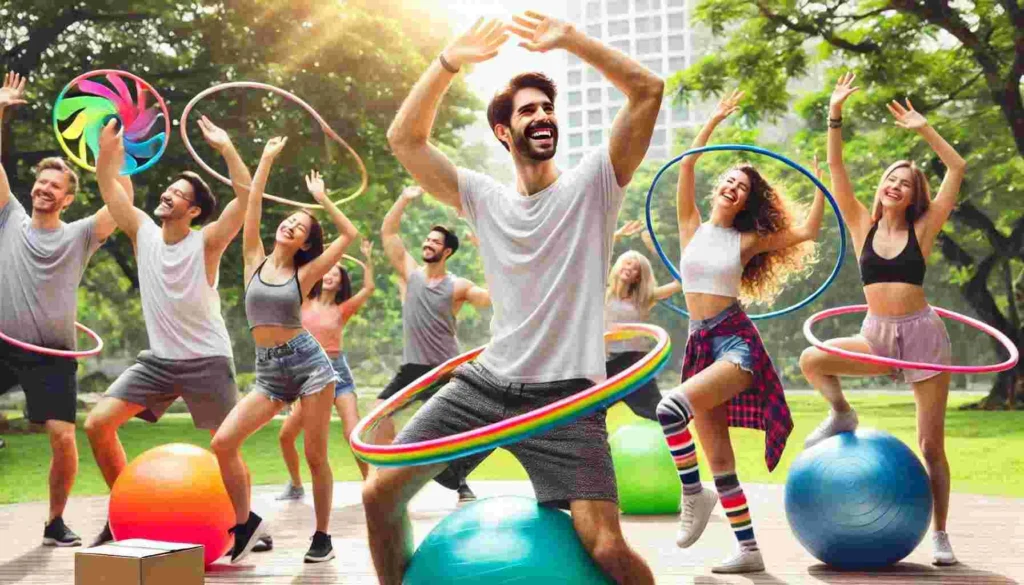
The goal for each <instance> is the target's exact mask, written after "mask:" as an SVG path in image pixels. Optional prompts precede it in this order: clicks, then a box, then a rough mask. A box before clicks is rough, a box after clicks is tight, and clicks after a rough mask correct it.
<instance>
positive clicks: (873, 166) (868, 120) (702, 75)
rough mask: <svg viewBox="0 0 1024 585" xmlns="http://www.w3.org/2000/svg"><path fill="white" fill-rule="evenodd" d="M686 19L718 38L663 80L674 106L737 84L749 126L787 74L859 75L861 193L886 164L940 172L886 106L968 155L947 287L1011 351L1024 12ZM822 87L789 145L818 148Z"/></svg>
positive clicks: (935, 0) (730, 14) (944, 251)
mask: <svg viewBox="0 0 1024 585" xmlns="http://www.w3.org/2000/svg"><path fill="white" fill-rule="evenodd" d="M695 15H696V18H697V19H698V20H699V21H701V22H702V23H704V24H705V25H707V26H708V27H709V29H710V31H711V33H712V34H713V35H715V37H716V44H717V45H718V46H717V49H716V50H713V51H709V52H708V54H707V55H706V56H705V57H703V58H702V59H701V60H700V61H699V62H697V63H696V64H694V65H693V66H692V67H690V68H689V69H687V70H685V71H681V72H678V73H676V74H675V75H674V76H673V77H672V79H671V83H670V85H671V87H672V88H674V89H675V90H676V92H677V97H678V98H679V99H683V100H687V99H693V98H694V97H696V96H700V97H701V98H707V97H708V96H710V95H713V94H717V93H720V92H721V91H722V90H724V89H725V88H726V87H727V86H729V85H739V86H740V87H742V88H743V89H745V90H746V91H747V92H748V94H749V96H750V97H749V99H748V100H747V101H746V105H745V106H744V110H743V113H744V114H745V117H746V123H748V124H753V123H754V122H756V121H758V120H760V119H768V120H774V119H778V118H779V117H780V116H781V115H782V114H784V113H785V112H787V110H788V108H789V107H790V106H789V105H790V103H791V102H792V98H793V95H792V94H791V93H790V89H791V88H792V87H793V85H794V84H795V83H796V81H797V80H800V79H803V78H808V77H827V78H829V79H835V78H836V77H838V75H839V73H840V72H841V71H844V70H848V69H852V70H855V71H856V72H857V73H858V76H859V82H860V85H861V86H862V87H864V88H865V91H862V92H861V93H860V94H859V95H858V96H856V97H857V99H856V100H855V101H853V102H852V103H851V104H850V106H849V107H848V108H847V111H848V112H849V115H848V117H849V120H848V121H847V122H846V123H845V124H844V137H845V138H846V139H847V151H846V152H847V153H848V156H847V157H845V158H846V159H847V162H848V165H849V166H850V167H851V173H850V174H851V176H853V177H856V178H857V180H856V185H855V186H856V187H857V189H856V190H857V193H859V194H860V195H861V196H863V197H868V196H870V195H872V194H873V193H874V187H875V183H876V182H877V180H878V179H877V178H878V177H879V173H880V171H881V170H882V169H884V167H885V162H886V161H892V160H896V159H902V158H916V159H918V161H919V163H923V166H924V167H925V168H926V169H928V171H929V174H930V175H931V176H933V177H935V176H941V174H942V173H943V171H944V169H943V168H942V167H941V163H939V161H938V160H937V158H936V157H934V155H932V154H931V153H930V152H929V151H927V149H926V147H925V146H924V145H922V144H920V143H919V141H915V140H913V138H914V137H913V136H909V135H907V133H906V132H903V131H901V130H899V129H896V128H893V127H892V125H891V124H890V121H889V120H888V118H887V116H886V115H884V114H885V110H884V109H883V104H884V103H885V102H888V101H890V100H892V99H896V98H904V97H909V98H910V99H911V100H912V101H913V103H914V105H915V106H916V107H917V109H918V110H920V111H922V112H923V113H925V114H926V115H927V116H928V118H929V120H930V121H931V123H932V125H933V126H935V127H936V128H938V129H939V130H940V132H941V133H942V134H943V135H944V136H946V137H947V138H949V139H950V140H951V142H953V143H954V144H955V145H956V146H957V148H958V149H959V150H960V152H961V154H963V155H964V156H965V158H967V160H968V179H967V181H965V184H964V186H963V188H962V191H961V201H962V202H961V204H960V206H959V207H958V208H957V210H956V211H955V212H954V214H953V217H952V220H953V221H952V222H950V223H949V224H947V226H946V228H945V230H944V233H943V234H941V236H940V246H939V248H940V253H941V256H942V258H943V259H944V260H945V268H946V281H947V282H949V283H951V284H954V285H956V286H958V287H959V289H960V291H961V293H962V295H963V297H964V298H965V300H966V301H967V302H968V303H969V305H970V307H971V308H972V309H973V311H974V312H975V313H976V314H977V315H978V316H979V317H980V318H981V319H983V320H985V321H987V322H988V323H990V324H992V325H993V326H995V327H997V328H999V329H1000V330H1001V331H1003V332H1004V333H1006V334H1007V335H1008V336H1009V337H1010V338H1011V339H1012V340H1013V341H1014V342H1015V343H1016V344H1017V345H1018V347H1020V346H1021V344H1022V342H1024V329H1022V323H1021V319H1020V306H1019V304H1018V302H1019V301H1018V297H1019V296H1020V295H1019V293H1018V292H1017V290H1018V287H1019V285H1020V283H1021V281H1022V276H1021V275H1024V216H1022V214H1021V212H1020V211H1019V205H1018V201H1017V196H1018V193H1017V192H1016V191H1017V190H1018V189H1019V186H1020V185H1022V184H1024V158H1022V157H1024V104H1022V101H1021V78H1022V75H1024V7H1021V6H1020V5H1019V3H1018V2H1016V1H1014V0H1002V1H1000V2H994V1H991V0H989V1H984V2H973V3H963V4H956V5H952V4H950V3H948V2H944V1H940V0H888V1H878V0H856V1H841V0H832V1H799V2H791V1H786V0H702V2H701V3H700V4H699V5H698V6H697V8H696V11H695ZM812 74H813V75H812ZM830 87H831V85H830V84H825V83H822V84H821V87H820V88H819V89H818V90H817V91H812V92H810V93H809V94H807V95H805V96H803V97H802V98H801V99H800V100H799V101H798V102H797V104H796V111H797V113H798V114H800V115H801V117H802V118H803V119H804V121H805V123H806V128H805V129H804V130H802V131H800V132H798V133H796V135H795V136H794V142H795V143H796V144H798V145H802V146H805V147H806V146H807V145H821V144H823V142H824V137H825V118H826V105H827V103H828V94H829V90H830ZM819 151H820V150H819ZM931 290H934V289H931ZM933 296H934V295H933ZM1022 300H1024V299H1022ZM1022 373H1024V366H1019V367H1018V368H1016V369H1014V370H1011V371H1008V372H1004V373H1003V374H1000V375H999V376H997V378H996V380H995V382H994V384H993V387H992V390H991V393H990V395H989V397H988V399H987V400H986V401H985V405H986V406H996V405H999V404H1003V403H1006V402H1010V403H1011V405H1012V403H1013V402H1014V389H1015V387H1016V384H1017V382H1018V379H1019V378H1020V377H1021V374H1022Z"/></svg>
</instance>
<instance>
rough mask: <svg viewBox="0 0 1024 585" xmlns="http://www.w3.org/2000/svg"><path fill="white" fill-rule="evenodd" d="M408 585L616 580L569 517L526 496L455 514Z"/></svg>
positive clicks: (583, 584)
mask: <svg viewBox="0 0 1024 585" xmlns="http://www.w3.org/2000/svg"><path fill="white" fill-rule="evenodd" d="M402 582H403V583H404V584H405V585H437V584H438V583H446V584H455V585H470V584H481V585H503V584H513V583H514V584H516V585H522V584H524V583H525V584H537V585H539V584H541V583H544V584H556V585H592V584H593V585H597V584H602V583H607V584H611V583H612V581H611V580H610V579H609V578H608V577H607V576H606V575H605V574H604V573H603V572H602V571H601V569H599V568H598V566H597V565H596V564H595V563H594V561H593V560H592V559H591V558H590V555H589V554H587V551H586V550H585V549H584V548H583V545H582V544H581V543H580V540H579V537H577V536H576V530H575V529H574V528H573V526H572V519H571V518H570V517H569V515H568V514H566V513H564V512H561V511H559V510H555V509H552V508H548V507H545V506H541V505H540V504H538V503H537V501H536V500H533V499H531V498H522V497H512V496H506V497H499V498H487V499H483V500H478V501H476V502H474V503H472V504H470V505H468V506H465V507H463V508H460V509H458V510H456V511H455V512H452V513H451V514H450V515H449V516H448V517H447V518H445V519H444V520H442V521H441V523H440V524H438V525H437V526H436V527H434V529H433V530H431V531H430V534H428V535H427V538H426V539H425V540H424V541H423V543H422V544H420V546H419V548H418V549H416V553H415V554H414V555H413V556H412V560H410V562H409V567H408V569H407V570H406V572H405V579H404V580H403V581H402Z"/></svg>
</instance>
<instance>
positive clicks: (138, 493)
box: [110, 443, 235, 565]
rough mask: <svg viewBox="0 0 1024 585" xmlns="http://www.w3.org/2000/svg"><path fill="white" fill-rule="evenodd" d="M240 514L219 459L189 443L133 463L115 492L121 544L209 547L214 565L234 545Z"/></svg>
mask: <svg viewBox="0 0 1024 585" xmlns="http://www.w3.org/2000/svg"><path fill="white" fill-rule="evenodd" d="M234 525H235V512H234V509H233V508H232V507H231V499H230V498H228V492H227V490H225V489H224V480H223V479H221V476H220V467H219V466H218V465H217V458H216V457H214V456H213V453H210V452H209V451H207V450H206V449H202V448H200V447H196V446H195V445H186V444H184V443H171V444H169V445H163V446H160V447H154V448H152V449H150V450H149V451H146V452H145V453H143V454H142V455H139V456H138V457H136V458H135V460H134V461H132V462H131V463H130V464H129V465H128V466H127V467H125V469H124V471H122V472H121V475H119V476H118V478H117V481H116V482H114V489H112V490H111V491H110V530H111V532H113V533H114V538H115V539H117V540H126V539H129V538H148V539H150V540H162V541H165V542H188V543H192V544H201V545H203V560H204V562H205V563H206V565H210V564H211V563H213V562H214V561H216V560H217V559H219V558H220V557H222V556H224V553H225V552H227V550H228V547H229V546H230V545H231V542H232V536H231V535H230V534H228V529H229V528H231V527H232V526H234Z"/></svg>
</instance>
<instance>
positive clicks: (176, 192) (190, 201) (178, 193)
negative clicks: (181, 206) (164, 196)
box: [167, 187, 196, 205]
mask: <svg viewBox="0 0 1024 585" xmlns="http://www.w3.org/2000/svg"><path fill="white" fill-rule="evenodd" d="M167 192H168V193H170V194H171V195H173V196H175V197H177V198H179V199H184V200H185V201H188V204H189V205H195V204H196V201H195V199H189V198H188V197H185V194H184V193H182V192H181V191H180V190H178V189H175V188H174V187H171V188H169V189H167Z"/></svg>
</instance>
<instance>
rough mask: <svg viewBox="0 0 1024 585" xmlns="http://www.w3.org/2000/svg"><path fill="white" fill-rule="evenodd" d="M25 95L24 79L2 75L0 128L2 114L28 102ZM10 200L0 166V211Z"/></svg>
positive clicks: (0, 145)
mask: <svg viewBox="0 0 1024 585" xmlns="http://www.w3.org/2000/svg"><path fill="white" fill-rule="evenodd" d="M24 95H25V78H24V77H22V76H20V75H18V74H17V73H13V72H9V73H7V74H6V75H4V85H3V87H0V126H2V125H3V122H4V114H6V113H7V108H9V107H11V106H20V105H22V104H27V103H28V102H27V101H25V100H24V99H23V97H24ZM2 151H3V128H2V127H0V152H2ZM10 200H11V184H10V183H9V182H8V180H7V171H5V170H4V168H3V165H0V209H3V208H4V207H7V203H8V202H9V201H10Z"/></svg>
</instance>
